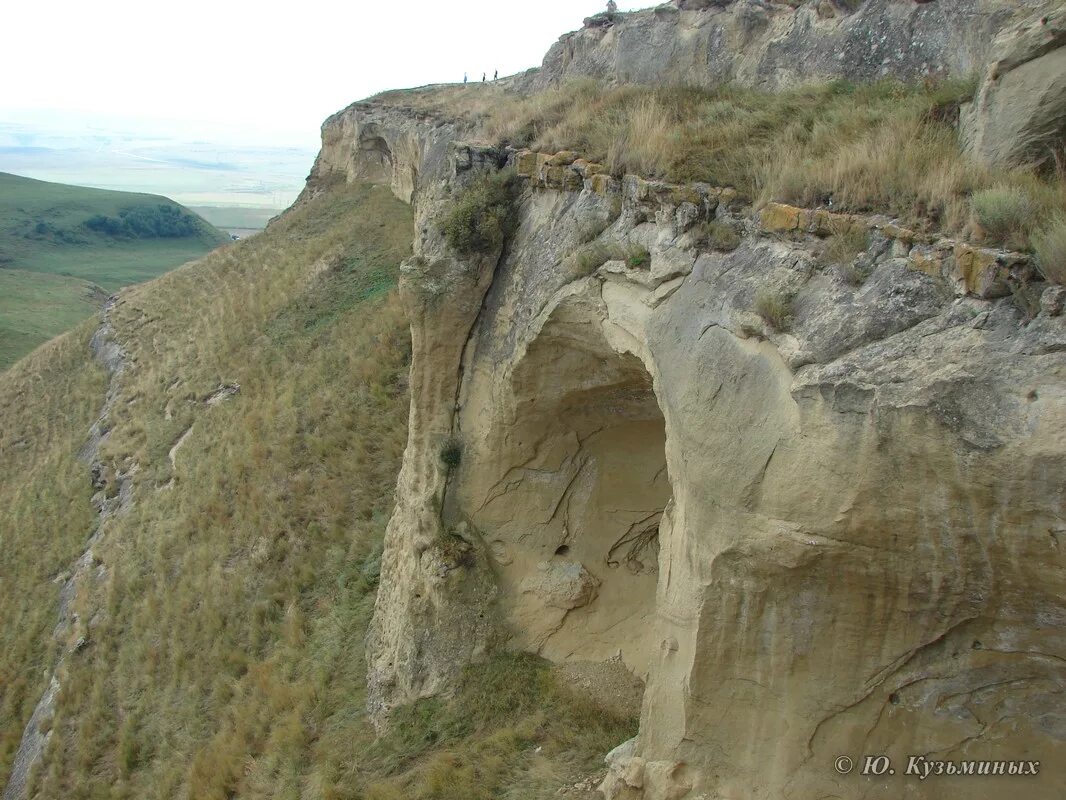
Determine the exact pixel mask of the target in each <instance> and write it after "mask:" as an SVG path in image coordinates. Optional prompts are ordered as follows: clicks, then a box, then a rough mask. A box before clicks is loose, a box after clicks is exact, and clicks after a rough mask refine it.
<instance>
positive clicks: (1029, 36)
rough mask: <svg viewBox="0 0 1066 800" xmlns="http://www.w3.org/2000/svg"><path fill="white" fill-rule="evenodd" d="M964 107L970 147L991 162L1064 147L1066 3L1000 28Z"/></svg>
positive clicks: (1023, 159)
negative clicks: (976, 86)
mask: <svg viewBox="0 0 1066 800" xmlns="http://www.w3.org/2000/svg"><path fill="white" fill-rule="evenodd" d="M967 105H968V107H967V108H965V109H964V111H963V114H962V117H961V121H962V134H963V137H964V139H965V140H966V142H967V145H968V147H969V149H970V151H971V152H972V153H973V154H974V155H975V156H976V157H978V158H979V159H981V160H982V161H984V162H986V163H988V164H994V165H1016V164H1027V163H1032V164H1043V163H1046V162H1050V161H1051V160H1052V159H1054V158H1055V157H1056V156H1059V157H1061V155H1062V153H1063V151H1064V149H1066V8H1064V7H1063V6H1062V4H1061V3H1058V2H1056V3H1054V4H1049V6H1048V7H1046V8H1045V9H1044V10H1043V11H1042V12H1039V13H1037V14H1035V15H1034V16H1032V17H1029V18H1028V19H1026V20H1024V21H1022V22H1020V23H1017V24H1015V25H1013V26H1011V27H1009V28H1008V29H1007V30H1005V31H1003V32H1002V33H1001V34H1000V35H999V36H998V37H997V38H996V42H995V45H994V48H993V53H992V61H991V63H990V64H989V66H988V68H987V69H986V70H985V73H984V78H983V80H982V83H981V87H980V89H979V91H978V93H977V98H976V100H975V101H974V102H973V103H972V104H967Z"/></svg>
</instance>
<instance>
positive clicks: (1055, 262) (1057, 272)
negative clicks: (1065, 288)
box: [1033, 216, 1066, 284]
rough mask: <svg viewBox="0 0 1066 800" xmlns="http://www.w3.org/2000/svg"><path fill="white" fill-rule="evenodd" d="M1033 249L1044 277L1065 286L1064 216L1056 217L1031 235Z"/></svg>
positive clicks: (1065, 223)
mask: <svg viewBox="0 0 1066 800" xmlns="http://www.w3.org/2000/svg"><path fill="white" fill-rule="evenodd" d="M1033 249H1034V250H1035V251H1036V263H1037V264H1038V265H1039V267H1040V272H1042V273H1043V275H1044V277H1045V278H1047V279H1048V280H1049V281H1051V282H1053V283H1059V284H1066V216H1060V217H1056V218H1055V219H1053V220H1052V221H1051V222H1050V223H1048V224H1047V225H1046V226H1044V227H1043V228H1041V229H1040V230H1039V231H1037V232H1036V233H1035V234H1033Z"/></svg>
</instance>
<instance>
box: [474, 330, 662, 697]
mask: <svg viewBox="0 0 1066 800" xmlns="http://www.w3.org/2000/svg"><path fill="white" fill-rule="evenodd" d="M575 325H579V326H581V328H580V330H578V329H575V327H574V326H575ZM511 389H512V394H513V414H512V415H510V418H509V419H508V420H506V424H502V423H501V424H500V425H498V426H497V431H496V436H495V438H494V440H493V443H492V445H491V449H492V451H493V453H494V457H493V458H491V459H488V463H487V464H486V465H485V467H484V471H485V474H484V475H483V476H481V477H480V478H476V479H475V482H476V483H479V484H480V485H482V486H485V487H487V488H488V491H487V496H486V498H485V499H484V501H483V502H481V503H480V512H479V515H480V519H479V521H478V524H479V527H480V528H481V529H483V530H489V531H492V540H491V542H490V545H491V551H492V553H493V555H494V557H495V558H494V561H495V567H496V570H497V578H498V581H499V583H500V585H501V588H502V590H503V591H502V592H501V595H502V597H503V598H504V599H503V605H504V608H505V613H506V616H507V617H508V620H509V623H510V628H511V630H512V631H513V632H514V636H515V640H516V644H517V646H519V647H522V648H525V649H528V650H531V651H533V652H536V653H538V654H540V655H541V656H543V657H545V658H547V659H549V660H550V661H553V662H556V663H557V664H560V665H563V668H564V669H566V670H568V671H571V672H574V671H576V672H577V673H579V679H580V675H581V674H587V675H588V677H589V680H588V681H582V683H586V684H588V685H600V684H609V685H611V686H613V687H614V688H613V689H611V691H612V692H614V693H615V694H625V693H626V692H630V694H631V695H632V696H631V697H630V699H629V700H627V701H626V702H627V703H629V704H630V706H632V705H635V706H636V707H637V708H639V703H640V695H641V693H642V689H643V681H645V680H646V678H647V675H648V672H649V670H650V668H651V665H652V659H653V657H654V656H655V654H656V649H655V643H656V641H657V640H656V639H655V633H654V628H655V624H654V620H655V605H656V589H657V584H658V576H659V545H660V542H659V539H660V535H661V534H660V531H661V530H665V529H666V528H667V527H668V526H667V525H664V524H663V522H664V518H667V517H668V515H669V507H670V500H671V487H670V482H669V478H668V473H667V468H666V429H665V421H664V418H663V414H662V412H661V410H660V408H659V405H658V402H657V400H656V397H655V393H654V391H653V386H652V379H651V376H650V375H649V373H648V371H647V369H646V368H645V366H644V364H643V362H642V361H641V360H640V359H639V358H637V357H636V356H634V355H632V354H630V353H618V352H616V351H615V349H614V348H612V347H611V346H610V345H609V344H608V342H607V341H606V340H605V339H604V338H603V337H602V336H601V335H596V336H593V337H590V336H589V329H588V327H587V323H586V322H584V321H582V320H574V319H570V318H568V315H567V314H566V313H559V314H556V315H555V316H553V318H552V320H550V321H549V322H548V323H547V324H546V325H545V327H544V328H543V329H542V330H541V332H540V334H539V336H538V337H537V338H536V340H535V341H534V342H533V343H532V344H531V345H530V346H529V348H528V349H527V351H526V353H525V355H524V358H523V359H522V360H521V362H520V363H519V365H518V366H517V368H516V369H515V370H514V372H513V375H512V386H511ZM627 681H628V682H629V683H630V684H631V685H630V687H629V688H626V687H625V686H623V684H626V683H627ZM634 683H636V684H637V686H638V688H636V689H633V688H632V684H634ZM615 699H617V698H615ZM626 710H634V709H633V708H632V707H630V708H627V709H626Z"/></svg>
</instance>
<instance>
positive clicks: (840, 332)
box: [312, 105, 1066, 800]
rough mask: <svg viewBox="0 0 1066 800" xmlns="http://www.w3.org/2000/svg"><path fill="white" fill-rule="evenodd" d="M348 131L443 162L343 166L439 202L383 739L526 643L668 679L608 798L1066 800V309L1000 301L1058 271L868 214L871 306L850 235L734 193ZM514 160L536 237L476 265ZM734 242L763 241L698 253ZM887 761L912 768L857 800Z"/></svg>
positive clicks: (321, 174) (412, 125) (440, 140)
mask: <svg viewBox="0 0 1066 800" xmlns="http://www.w3.org/2000/svg"><path fill="white" fill-rule="evenodd" d="M331 124H332V125H336V126H340V127H342V128H344V129H346V130H348V131H351V132H353V133H354V132H359V131H366V130H368V126H370V125H374V126H376V128H374V130H375V133H374V134H373V136H374V137H375V138H376V139H379V140H380V141H382V142H384V143H385V144H386V146H387V148H388V151H389V152H390V153H395V144H394V143H395V142H403V141H411V142H418V143H419V152H421V153H422V154H423V156H422V160H421V161H420V162H418V163H414V164H413V167H412V163H411V162H407V161H405V160H404V159H403V158H399V157H396V156H395V155H393V156H391V157H387V158H386V159H385V161H384V162H383V161H380V160H379V161H376V162H375V161H372V163H371V164H370V165H364V164H362V163H360V159H361V158H364V157H365V156H363V155H362V154H363V153H367V152H370V153H371V154H372V157H373V158H375V159H376V158H378V156H377V155H375V154H376V153H381V152H383V151H382V149H381V148H380V147H377V146H375V147H374V148H366V147H364V146H363V142H365V141H366V140H365V139H364V138H363V136H362V134H360V135H359V136H357V137H356V138H353V139H351V140H349V141H346V140H345V136H344V135H343V134H341V133H339V132H338V131H330V130H327V135H326V139H327V141H329V142H330V146H329V149H328V150H326V149H324V151H323V155H322V157H320V160H319V163H318V164H317V165H316V171H315V175H316V176H317V177H316V180H326V179H338V178H346V179H356V178H360V179H362V178H365V177H366V176H367V175H368V174H371V172H372V171H373V169H377V167H375V166H374V164H379V165H382V164H385V163H387V164H389V165H391V167H388V168H382V169H381V170H380V171H379V172H378V173H377V174H376V178H375V179H377V180H380V182H382V183H383V184H386V185H390V186H392V187H393V188H394V190H396V191H397V192H398V194H399V195H400V196H401V197H405V198H413V201H414V203H415V205H416V208H417V214H416V219H417V228H416V256H415V258H414V259H412V261H411V262H410V263H409V264H407V265H406V266H405V268H404V270H403V277H402V281H401V291H402V294H403V297H404V298H405V300H406V303H407V306H408V309H409V313H410V317H411V327H412V336H413V364H412V370H411V392H412V400H411V424H410V438H409V442H408V447H407V451H406V454H405V458H404V465H403V470H402V473H401V475H400V478H399V483H398V487H397V507H396V511H395V514H394V516H393V518H392V520H391V522H390V524H389V528H388V534H387V539H386V547H385V554H384V559H383V567H382V576H381V583H380V587H381V588H380V591H379V596H378V601H377V607H376V612H375V617H374V621H373V625H372V630H371V633H370V637H369V640H368V662H369V680H370V708H371V711H372V713H373V714H374V716H375V718H376V719H377V720H378V721H379V722H383V723H387V719H388V714H389V711H390V709H391V708H392V707H394V706H395V705H397V704H402V703H406V702H409V701H411V700H413V699H416V698H418V697H422V696H426V695H430V694H434V693H437V692H440V691H446V690H447V689H448V688H449V686H450V685H451V682H452V681H453V680H454V678H455V676H456V674H457V671H458V670H459V669H461V668H462V667H463V665H464V664H466V663H468V662H469V661H470V660H472V659H477V658H478V657H479V656H480V655H481V654H482V653H484V652H487V651H488V650H489V649H491V648H493V647H499V646H508V647H514V648H524V649H528V650H531V651H534V652H538V653H540V654H541V655H543V656H544V657H546V658H549V659H551V660H553V661H555V662H557V663H560V664H564V665H570V666H574V667H580V666H581V665H587V664H590V663H596V662H603V663H606V662H612V663H617V661H618V660H619V659H620V660H621V662H622V663H623V664H624V665H625V666H626V668H627V669H629V670H630V671H631V672H632V673H633V675H635V676H637V677H638V678H640V679H641V680H642V681H644V682H645V685H646V689H645V693H644V701H643V711H642V715H641V724H640V735H639V737H638V738H637V739H636V740H634V741H633V742H630V743H627V745H626V747H624V748H621V750H619V751H616V752H615V753H614V754H613V755H612V758H611V760H610V765H611V772H610V773H609V775H608V778H607V780H606V781H605V782H604V784H603V786H602V791H603V792H604V793H605V794H606V795H607V796H608V797H611V798H646V799H647V800H661V798H681V797H688V798H693V800H696V799H697V798H704V799H706V798H725V797H729V798H766V799H767V800H769V799H770V798H774V799H775V800H776V798H782V797H795V798H801V797H802V798H806V797H825V796H837V797H849V798H853V797H864V798H875V797H876V798H880V797H884V798H890V797H891V798H898V797H914V798H942V797H945V796H952V795H955V794H960V793H965V794H966V796H968V797H974V798H993V797H997V798H998V797H1000V796H1002V792H1003V790H1004V789H1003V787H1004V785H1005V784H1004V783H1003V781H1006V780H1009V779H1007V778H1003V779H995V780H985V781H982V780H979V779H974V778H966V777H962V778H958V777H956V778H950V777H945V776H941V777H938V778H937V779H936V780H932V779H930V780H926V781H920V780H918V779H917V777H915V776H913V775H910V776H908V775H905V774H904V772H905V770H906V768H907V765H908V757H909V756H919V755H920V756H923V757H926V758H928V759H931V760H936V759H940V760H946V761H960V762H966V763H968V762H969V761H971V760H974V759H1004V760H1008V761H1039V762H1040V766H1039V770H1040V771H1039V775H1036V776H1029V777H1027V778H1025V779H1024V780H1025V781H1026V782H1025V786H1024V791H1025V794H1026V797H1033V798H1052V797H1054V798H1057V797H1060V796H1061V790H1062V786H1063V785H1064V782H1066V772H1064V770H1063V764H1066V710H1064V704H1063V692H1064V690H1066V600H1064V597H1066V592H1064V586H1063V580H1064V579H1063V574H1064V571H1063V568H1064V566H1066V564H1064V558H1066V556H1064V555H1063V554H1064V552H1066V550H1064V545H1066V542H1064V538H1066V508H1064V493H1063V484H1062V475H1063V474H1066V434H1064V433H1063V431H1064V430H1066V391H1064V389H1063V387H1064V386H1066V319H1064V317H1063V316H1061V303H1056V302H1055V298H1054V297H1052V296H1051V295H1053V294H1054V291H1055V290H1054V289H1053V288H1052V289H1049V290H1048V293H1046V296H1047V302H1046V303H1045V304H1044V306H1043V310H1042V311H1039V313H1037V315H1036V316H1035V318H1033V319H1031V320H1028V321H1027V319H1026V317H1025V316H1024V315H1023V314H1022V312H1021V311H1020V310H1019V309H1018V308H1017V307H1016V305H1015V303H1014V302H1013V300H1012V299H1011V298H1010V297H1003V296H1002V295H1003V294H1004V293H1005V292H1009V291H1010V289H1011V287H1012V286H1014V285H1015V283H1016V282H1025V281H1028V280H1029V279H1030V278H1031V275H1029V274H1028V272H1027V271H1026V268H1025V265H1024V264H1023V263H1016V261H1015V260H1014V257H1013V256H1011V254H1004V253H997V252H994V251H987V252H986V251H975V250H973V249H972V248H971V249H966V248H965V247H962V249H960V248H959V247H958V246H948V245H943V243H941V244H942V245H943V246H938V245H937V243H936V242H922V241H916V240H914V238H913V235H908V232H907V231H905V230H904V229H900V228H898V227H897V226H893V225H892V224H891V223H890V221H887V220H876V219H873V220H871V219H865V220H859V221H856V224H864V225H867V227H868V229H869V248H868V250H867V252H865V253H863V254H861V255H860V256H859V257H858V259H857V262H856V264H857V265H860V266H862V267H863V270H864V272H865V273H868V274H869V276H868V277H867V278H866V279H865V280H864V281H863V282H862V283H861V285H858V286H856V285H854V283H853V282H852V281H849V280H846V279H844V277H842V275H840V274H837V273H836V272H835V271H834V270H832V269H829V268H826V267H824V266H822V265H821V263H820V261H819V257H818V254H819V252H820V248H821V238H822V236H823V235H824V233H825V232H826V230H828V229H829V227H831V226H829V227H827V226H826V225H823V223H825V222H827V220H826V219H823V218H822V217H821V216H819V214H824V213H825V212H813V211H807V210H803V209H791V208H790V207H787V206H785V207H777V208H771V209H767V211H766V212H764V214H763V216H762V218H754V217H752V216H751V215H750V212H749V211H748V210H745V209H739V208H737V207H736V205H735V202H734V196H733V195H732V194H731V193H729V192H728V191H725V192H723V191H721V190H717V189H714V188H713V187H707V186H699V185H697V186H691V187H678V186H667V185H663V184H657V183H654V182H649V181H643V180H641V179H639V178H637V177H634V176H631V177H627V178H626V179H625V180H622V181H617V180H615V179H613V178H610V177H609V176H606V175H604V174H602V173H601V172H600V171H599V170H597V169H596V165H590V164H588V163H587V162H578V161H576V160H575V158H574V156H573V154H558V155H556V156H548V155H544V156H541V155H538V154H535V153H501V152H500V151H498V150H495V149H492V148H478V147H471V146H468V145H463V144H461V143H458V142H456V141H449V140H448V137H449V136H457V135H460V134H461V132H460V131H457V130H456V129H455V128H450V127H449V126H448V125H447V124H442V123H440V122H430V121H428V120H425V119H423V118H420V117H419V116H418V115H416V114H412V113H410V112H405V111H402V110H399V109H396V108H377V107H374V106H373V105H360V106H357V107H353V108H352V109H349V110H348V111H347V112H345V113H344V114H342V115H339V116H338V117H335V118H334V120H333V121H332V123H331ZM327 127H328V126H327ZM503 163H506V164H510V165H511V166H513V167H515V168H516V169H517V171H518V172H519V174H520V175H522V176H523V180H524V181H525V186H526V188H525V189H524V190H523V192H522V194H521V197H520V199H519V201H518V204H519V207H518V213H519V218H520V225H519V227H518V230H517V232H516V233H515V234H514V235H513V236H512V237H511V238H510V240H509V241H508V242H507V243H506V245H505V246H504V247H503V248H502V249H500V250H498V251H495V252H491V253H485V254H482V255H480V256H478V257H476V258H464V257H461V256H459V255H458V254H457V253H455V252H453V251H452V250H450V249H449V247H448V246H447V244H446V242H445V240H444V238H443V236H442V234H441V232H440V230H439V227H438V225H437V224H436V222H435V218H436V217H437V215H439V214H440V212H441V211H442V210H443V209H444V208H446V207H447V204H448V203H449V202H450V198H452V197H453V196H454V193H456V192H458V191H460V190H461V188H462V186H463V185H464V184H465V183H466V182H467V181H469V180H470V179H471V178H472V177H473V176H475V175H477V174H479V173H481V172H484V171H491V170H495V169H498V168H499V167H500V165H501V164H503ZM397 172H399V173H400V174H397ZM412 174H413V175H414V176H415V179H414V187H413V190H411V191H409V190H408V186H409V183H408V177H407V176H408V175H412ZM313 183H314V182H312V185H313ZM312 190H313V189H312ZM712 219H715V220H717V221H719V222H724V223H727V224H729V225H731V226H733V227H734V228H735V229H736V230H738V231H741V232H742V233H743V236H742V237H741V241H740V244H739V246H738V247H737V248H736V249H735V250H732V251H731V252H715V251H711V250H708V249H706V247H705V246H704V245H703V244H702V242H703V238H702V237H701V235H700V230H701V226H702V225H703V224H704V223H706V222H709V221H710V220H712ZM923 248H924V249H923ZM594 252H603V253H639V254H642V255H640V256H639V257H632V258H626V257H624V256H623V257H620V258H610V257H609V258H608V260H607V261H605V262H602V263H598V261H599V259H592V260H590V258H589V257H586V256H588V254H590V253H594ZM644 253H646V254H647V255H646V256H644V255H643V254H644ZM583 254H584V255H583ZM927 257H928V258H927ZM975 265H978V266H975ZM981 265H983V266H981ZM979 267H980V268H979ZM982 270H983V271H982ZM989 270H990V271H989ZM981 275H985V276H986V277H987V276H989V275H991V276H993V278H994V279H989V280H984V279H982V278H980V276H981ZM996 281H1000V282H1001V285H1002V287H1003V288H1001V289H996V290H990V289H989V287H990V286H992V285H993V284H994V283H995V282H996ZM766 297H771V298H776V299H777V301H778V302H780V303H783V304H785V305H786V306H787V308H788V311H789V317H790V320H788V321H785V322H782V321H780V320H775V324H776V325H779V326H780V329H779V328H778V327H775V324H771V323H770V322H767V321H766V320H765V319H764V318H763V317H762V316H760V315H759V313H757V312H758V310H759V309H760V303H761V302H762V301H761V298H766ZM446 451H447V452H449V453H451V454H455V453H461V458H458V457H451V456H449V457H443V456H444V454H445V452H446ZM880 754H885V755H888V756H889V757H890V758H891V759H892V763H893V769H895V773H894V774H893V775H888V774H884V775H880V776H874V775H867V776H865V777H864V776H862V775H860V774H859V771H861V767H862V759H863V758H864V757H865V756H866V755H880ZM842 755H845V756H848V757H850V758H852V759H854V761H855V762H856V763H857V764H858V766H857V767H856V771H855V772H852V773H848V774H842V773H841V772H840V771H838V770H837V769H836V768H835V766H834V764H835V760H836V759H837V757H838V756H842ZM962 768H963V769H966V768H968V767H962ZM974 768H975V769H976V767H974ZM1004 769H1006V767H1004ZM1015 780H1018V781H1021V780H1023V779H1022V778H1020V777H1019V778H1015ZM1019 785H1021V784H1019Z"/></svg>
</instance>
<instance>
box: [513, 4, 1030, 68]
mask: <svg viewBox="0 0 1066 800" xmlns="http://www.w3.org/2000/svg"><path fill="white" fill-rule="evenodd" d="M851 5H854V4H851ZM1039 5H1040V0H1018V1H1017V2H1016V1H1015V0H936V2H929V3H917V2H913V0H867V2H864V3H862V5H861V6H860V7H859V8H858V9H857V10H856V11H854V12H853V13H852V12H851V11H849V10H848V6H849V4H846V3H833V2H831V1H830V0H820V2H813V1H812V0H806V1H805V2H799V0H797V2H790V3H765V2H761V0H737V2H726V1H724V0H723V2H680V3H675V4H668V5H661V6H658V7H656V8H654V9H649V10H646V11H639V12H634V13H630V14H620V15H617V16H616V18H615V19H614V21H613V22H612V24H610V25H606V26H590V27H585V28H583V29H582V30H579V31H575V32H574V33H568V34H566V35H565V36H563V37H562V38H560V39H559V41H558V42H557V43H556V44H555V45H553V46H552V48H551V50H549V51H548V54H547V56H546V57H545V59H544V63H543V66H542V67H541V69H540V71H539V72H538V73H536V74H535V75H534V76H532V77H531V78H530V82H531V85H532V87H533V88H536V89H542V88H545V87H548V86H554V85H558V84H559V83H562V82H564V81H566V80H569V79H573V78H583V77H592V78H598V79H603V80H607V81H613V82H618V83H624V82H635V83H655V84H659V83H667V84H678V85H699V86H717V85H720V84H722V83H729V82H734V83H739V84H742V85H745V86H758V87H762V88H766V89H777V88H782V87H785V86H794V85H797V84H801V83H805V82H810V81H812V80H825V79H832V78H844V79H847V80H853V81H858V80H874V79H877V78H882V77H886V76H888V77H895V78H899V79H901V80H905V81H913V80H920V79H922V78H924V77H926V76H936V77H943V76H953V77H959V78H963V77H968V76H969V75H972V74H974V73H977V72H981V71H982V70H983V69H984V65H985V62H986V61H987V60H988V56H989V46H990V43H991V42H992V39H993V38H994V37H995V35H996V33H998V32H999V31H1000V30H1002V29H1003V28H1004V27H1006V26H1007V25H1009V24H1010V23H1011V21H1012V20H1014V19H1015V18H1016V17H1017V15H1018V14H1019V13H1021V12H1024V10H1025V9H1033V8H1037V7H1039Z"/></svg>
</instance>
